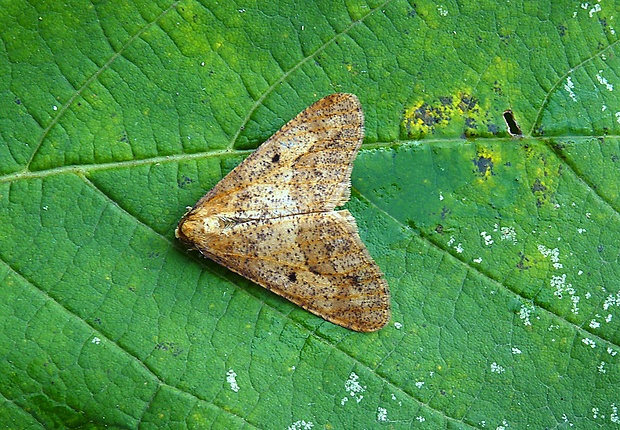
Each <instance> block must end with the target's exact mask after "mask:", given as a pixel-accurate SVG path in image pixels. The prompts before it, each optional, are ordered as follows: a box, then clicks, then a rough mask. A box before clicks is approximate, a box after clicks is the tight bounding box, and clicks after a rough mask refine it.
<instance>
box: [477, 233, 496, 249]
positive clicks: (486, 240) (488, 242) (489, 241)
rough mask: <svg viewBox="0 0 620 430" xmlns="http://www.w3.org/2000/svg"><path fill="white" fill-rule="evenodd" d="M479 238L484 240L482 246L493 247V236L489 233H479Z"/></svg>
mask: <svg viewBox="0 0 620 430" xmlns="http://www.w3.org/2000/svg"><path fill="white" fill-rule="evenodd" d="M480 236H482V239H484V244H485V245H486V246H491V245H493V236H491V235H490V234H489V233H487V232H486V231H481V232H480Z"/></svg>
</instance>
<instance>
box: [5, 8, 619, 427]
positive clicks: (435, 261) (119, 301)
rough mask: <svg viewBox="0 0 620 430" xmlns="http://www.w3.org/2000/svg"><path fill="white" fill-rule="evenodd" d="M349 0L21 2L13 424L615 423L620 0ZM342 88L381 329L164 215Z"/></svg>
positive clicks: (15, 96)
mask: <svg viewBox="0 0 620 430" xmlns="http://www.w3.org/2000/svg"><path fill="white" fill-rule="evenodd" d="M333 3H334V4H332V2H301V3H300V2H294V1H290V0H279V1H277V2H275V1H274V2H252V1H250V2H246V3H241V2H240V3H232V2H208V1H207V2H204V4H201V3H199V2H193V1H189V0H183V1H179V2H170V1H159V2H139V1H137V2H132V3H130V4H125V3H122V2H100V1H96V2H92V3H85V2H77V1H73V2H71V1H70V2H62V3H59V2H55V1H39V2H31V3H27V2H24V1H21V0H4V1H3V2H2V4H1V5H0V7H1V9H2V11H3V12H2V14H0V40H1V41H2V45H1V48H0V56H1V58H0V107H1V109H0V133H1V134H0V226H2V227H1V228H0V352H1V354H2V358H3V359H2V360H0V374H1V375H3V376H2V378H0V399H1V400H0V422H2V423H5V424H6V425H7V426H8V427H11V428H43V427H45V428H62V427H81V428H101V427H104V426H107V427H112V428H136V427H142V428H183V427H192V428H208V427H213V428H274V429H286V428H292V429H302V428H310V427H311V426H313V427H312V428H315V429H316V428H377V427H388V428H411V427H421V428H498V427H499V426H503V427H506V428H527V427H530V428H555V427H563V428H569V427H571V426H574V427H575V428H590V427H595V426H596V427H613V426H614V425H615V426H617V425H618V424H619V422H620V417H619V414H618V407H620V398H619V397H618V394H617V386H618V384H619V383H620V370H619V369H620V366H619V364H620V363H619V360H620V356H619V355H618V350H619V349H620V347H619V344H620V264H619V260H620V219H619V218H620V217H619V214H620V185H619V184H620V168H619V166H620V164H619V163H620V147H619V139H618V135H619V134H620V98H619V97H618V96H617V94H618V92H619V91H620V78H619V77H618V74H617V71H618V70H620V60H619V59H620V55H619V54H620V52H618V46H619V45H618V36H617V35H616V31H620V27H619V28H618V29H616V28H615V22H616V21H617V19H618V16H620V15H619V14H620V4H619V3H618V2H613V1H603V2H595V3H579V2H568V1H550V0H549V1H539V2H520V1H512V2H504V3H502V4H501V5H500V4H498V3H497V2H494V1H477V2H460V3H457V2H445V3H435V2H428V1H416V2H415V3H414V2H411V3H408V2H405V1H400V0H391V1H390V0H388V1H379V2H374V1H372V2H370V3H363V2H345V3H344V4H342V3H341V2H333ZM333 92H351V93H355V94H357V95H358V96H359V97H360V100H361V101H362V104H363V106H364V109H365V113H366V140H365V144H364V148H363V150H362V151H361V152H360V154H359V156H358V158H357V160H356V162H355V168H354V171H353V177H352V183H353V195H352V199H351V201H350V202H349V203H347V208H348V209H349V210H351V211H352V212H353V213H354V215H355V217H356V219H357V220H358V224H359V227H360V234H361V236H362V239H363V240H364V241H365V243H366V244H367V245H368V248H369V251H370V253H371V254H372V255H373V256H374V257H375V259H376V261H377V263H378V264H379V266H380V267H381V268H382V270H383V271H384V272H385V275H386V279H387V281H388V283H389V284H390V288H391V292H392V307H393V318H392V322H391V323H390V324H389V325H388V326H387V327H386V328H384V329H383V330H381V331H379V332H376V333H372V334H361V333H355V332H351V331H348V330H346V329H343V328H341V327H337V326H334V325H332V324H330V323H327V322H325V321H323V320H322V319H320V318H317V317H315V316H313V315H311V314H309V313H308V312H306V311H304V310H302V309H300V308H297V307H296V306H294V305H292V304H291V303H289V302H287V301H285V300H283V299H281V298H279V297H277V296H275V295H274V294H272V293H270V292H268V291H266V290H264V289H262V288H260V287H258V286H256V285H253V284H252V283H250V282H249V281H246V280H244V279H243V278H241V277H239V276H237V275H235V274H233V273H231V272H229V271H228V270H226V269H225V268H222V267H219V266H218V265H217V264H215V263H213V262H211V261H208V260H206V259H203V258H201V257H200V256H198V255H197V254H196V253H195V252H188V251H186V250H185V249H184V248H183V247H182V246H181V245H180V244H179V243H178V242H177V241H176V240H175V239H174V228H175V226H176V224H177V222H178V220H179V219H180V217H181V216H182V215H183V213H184V211H185V207H186V206H188V205H193V204H194V203H195V202H196V200H197V199H198V198H200V197H201V196H202V195H203V194H204V193H205V192H206V191H207V190H209V189H210V188H211V187H212V186H213V185H214V184H215V183H217V181H218V180H219V179H221V178H222V176H223V175H224V174H226V172H228V171H229V170H230V169H232V168H233V167H234V166H235V165H237V164H238V163H239V162H240V161H241V160H242V159H243V158H244V157H246V156H247V155H248V154H249V153H251V151H252V150H253V149H255V148H256V147H257V146H258V145H259V144H260V143H261V142H263V141H264V140H266V139H267V138H268V137H269V136H270V135H271V134H273V133H274V132H275V131H276V130H277V129H278V128H279V127H281V126H282V125H283V124H284V123H285V122H286V121H288V120H289V119H291V118H292V117H294V116H295V115H296V114H297V113H298V112H300V111H301V110H302V109H304V108H305V107H307V106H308V105H309V104H311V103H312V102H314V101H316V100H317V99H319V98H320V97H322V96H324V95H327V94H330V93H333ZM507 110H510V111H511V112H512V114H513V116H514V119H515V121H516V123H517V124H518V126H519V128H520V129H521V131H522V134H523V137H511V136H510V134H509V133H508V130H507V126H506V123H505V121H504V112H505V111H507Z"/></svg>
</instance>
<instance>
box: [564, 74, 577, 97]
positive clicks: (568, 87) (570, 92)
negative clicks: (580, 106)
mask: <svg viewBox="0 0 620 430" xmlns="http://www.w3.org/2000/svg"><path fill="white" fill-rule="evenodd" d="M564 90H566V92H567V93H568V97H570V98H571V100H572V101H574V102H576V101H577V96H576V95H575V91H574V90H575V84H574V82H573V80H572V79H571V77H570V76H569V77H567V78H566V83H565V84H564Z"/></svg>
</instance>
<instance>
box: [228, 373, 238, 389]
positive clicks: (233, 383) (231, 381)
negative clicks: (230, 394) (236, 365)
mask: <svg viewBox="0 0 620 430" xmlns="http://www.w3.org/2000/svg"><path fill="white" fill-rule="evenodd" d="M226 382H228V385H230V389H231V390H233V391H234V392H235V393H238V392H239V385H237V374H236V373H235V371H234V370H232V369H229V370H228V372H226Z"/></svg>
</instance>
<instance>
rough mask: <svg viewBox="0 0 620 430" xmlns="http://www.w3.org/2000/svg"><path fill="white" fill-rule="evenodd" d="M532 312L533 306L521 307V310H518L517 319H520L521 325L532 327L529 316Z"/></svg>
mask: <svg viewBox="0 0 620 430" xmlns="http://www.w3.org/2000/svg"><path fill="white" fill-rule="evenodd" d="M533 311H534V306H531V305H530V306H528V305H521V308H520V309H519V318H521V321H523V325H525V326H531V325H532V322H531V321H530V316H531V315H532V312H533Z"/></svg>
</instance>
